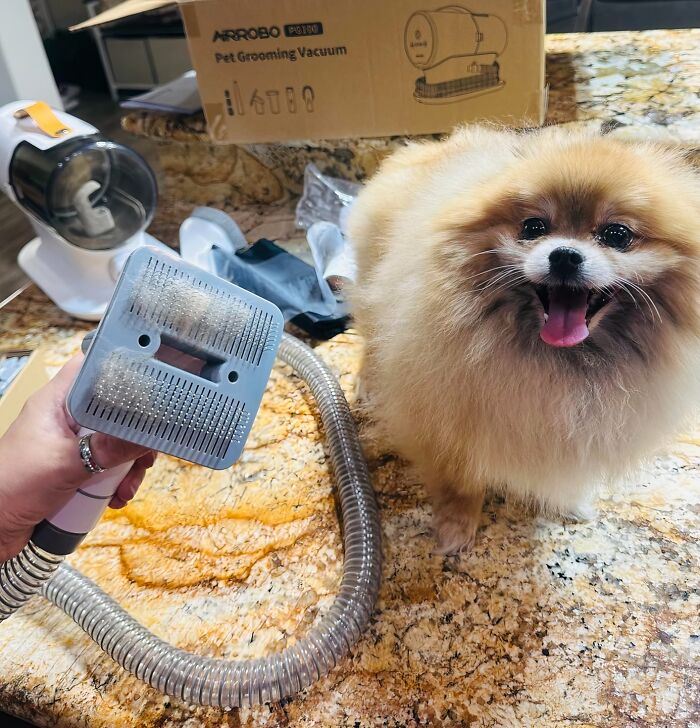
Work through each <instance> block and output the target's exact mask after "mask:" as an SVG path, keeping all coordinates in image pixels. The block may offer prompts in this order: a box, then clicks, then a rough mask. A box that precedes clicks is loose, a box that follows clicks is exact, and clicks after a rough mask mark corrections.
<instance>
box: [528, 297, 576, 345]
mask: <svg viewBox="0 0 700 728" xmlns="http://www.w3.org/2000/svg"><path fill="white" fill-rule="evenodd" d="M548 293H549V316H548V317H547V320H546V321H545V324H544V326H543V327H542V329H541V330H540V338H541V339H542V341H544V342H545V343H546V344H550V345H551V346H576V344H580V343H581V342H582V341H583V340H584V339H585V338H586V337H587V336H588V326H586V310H587V308H588V291H586V290H573V289H571V288H564V287H563V286H556V287H552V288H550V289H549V291H548Z"/></svg>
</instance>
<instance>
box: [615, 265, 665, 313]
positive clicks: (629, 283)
mask: <svg viewBox="0 0 700 728" xmlns="http://www.w3.org/2000/svg"><path fill="white" fill-rule="evenodd" d="M615 282H616V283H617V284H619V285H620V286H621V287H622V288H623V289H624V290H625V291H626V292H627V293H628V294H629V295H630V297H631V298H632V299H633V300H634V301H635V303H636V298H635V297H634V295H633V294H632V293H631V291H630V290H629V289H628V288H627V286H629V287H630V288H631V289H632V291H637V292H638V293H639V294H641V296H642V297H643V301H644V303H646V305H647V307H648V309H649V313H650V314H651V318H652V321H653V320H654V318H655V317H658V319H659V323H660V324H662V323H663V319H662V318H661V313H660V312H659V309H658V307H657V305H656V304H655V303H654V300H653V299H652V297H651V296H650V295H649V294H648V293H647V292H646V291H645V290H644V289H643V288H642V287H641V286H640V285H638V284H637V283H633V282H632V281H631V280H629V278H623V277H622V276H618V277H617V278H616V280H615Z"/></svg>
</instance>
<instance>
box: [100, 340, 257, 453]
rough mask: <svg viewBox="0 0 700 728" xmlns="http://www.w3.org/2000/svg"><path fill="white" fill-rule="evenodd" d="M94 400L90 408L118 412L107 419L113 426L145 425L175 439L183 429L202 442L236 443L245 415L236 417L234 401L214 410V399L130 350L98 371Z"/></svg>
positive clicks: (116, 353) (118, 352)
mask: <svg viewBox="0 0 700 728" xmlns="http://www.w3.org/2000/svg"><path fill="white" fill-rule="evenodd" d="M199 386H200V387H203V388H204V387H206V385H205V384H204V383H202V384H201V385H199ZM92 395H93V396H92V404H91V407H94V408H101V409H103V410H105V411H106V410H114V413H113V414H110V415H109V416H108V419H111V420H112V421H114V422H118V423H120V424H126V423H127V422H128V423H133V422H135V421H141V422H143V423H144V426H146V424H147V425H148V427H149V428H150V429H156V430H160V431H162V432H166V430H167V431H169V432H172V433H174V432H177V431H180V430H182V429H183V428H184V429H186V430H188V431H193V432H196V433H198V437H203V436H206V435H210V434H212V433H216V434H217V436H218V438H217V439H224V440H231V439H232V436H233V434H234V430H235V428H236V427H237V425H238V424H239V421H240V420H241V415H242V414H243V412H242V410H241V411H240V412H238V413H237V412H236V410H238V405H237V403H235V400H231V399H230V398H223V399H222V398H219V399H218V400H217V403H216V404H214V405H212V404H211V401H210V400H211V397H208V396H206V397H205V396H204V393H203V392H198V391H195V390H194V389H192V388H188V387H187V386H186V382H183V381H182V380H181V379H180V378H179V377H178V375H177V374H174V373H170V372H167V371H163V370H160V369H158V368H157V367H156V366H154V365H153V364H152V362H151V360H150V359H149V358H148V357H138V356H135V355H133V354H132V353H131V352H129V351H128V350H119V349H118V350H116V351H114V352H113V353H112V354H110V355H109V356H108V357H107V358H105V360H104V361H103V362H102V363H101V364H100V365H99V367H98V369H97V374H96V378H95V380H94V382H93V390H92ZM224 405H226V407H227V408H228V409H229V410H230V412H226V407H224ZM231 405H234V406H231Z"/></svg>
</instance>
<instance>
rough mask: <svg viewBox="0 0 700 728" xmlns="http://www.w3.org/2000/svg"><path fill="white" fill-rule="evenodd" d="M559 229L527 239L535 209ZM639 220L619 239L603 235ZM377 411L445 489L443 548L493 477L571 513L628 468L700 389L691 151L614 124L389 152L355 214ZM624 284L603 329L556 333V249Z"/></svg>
mask: <svg viewBox="0 0 700 728" xmlns="http://www.w3.org/2000/svg"><path fill="white" fill-rule="evenodd" d="M528 218H542V219H543V220H545V221H547V224H548V231H547V234H546V235H544V236H543V237H541V238H539V239H536V240H523V239H522V238H523V235H522V232H521V231H522V229H523V221H524V220H526V219H528ZM609 223H622V224H625V225H627V226H628V227H629V228H630V229H631V230H632V231H633V233H634V239H633V241H632V243H631V245H630V246H629V247H628V248H627V249H625V250H618V249H614V248H610V247H606V246H605V245H603V244H602V243H601V242H600V241H599V239H598V238H597V235H598V234H599V231H600V230H601V229H602V227H604V226H605V225H606V224H609ZM349 228H350V237H351V239H352V241H353V244H354V246H355V248H356V251H357V256H358V267H359V271H358V282H357V285H356V287H355V290H354V292H353V294H352V298H353V302H354V303H353V308H354V314H355V317H356V323H357V326H358V328H359V330H360V331H361V333H362V334H363V335H364V337H365V339H366V352H365V359H364V363H363V368H362V372H361V377H362V388H363V390H364V392H365V396H366V398H367V404H368V405H369V407H370V411H371V413H372V415H373V417H374V418H375V420H376V421H377V422H378V423H379V425H380V426H381V428H382V430H383V431H384V432H385V434H386V435H388V437H389V438H390V442H391V444H392V445H393V446H394V447H395V448H396V449H397V450H398V452H399V453H401V454H402V455H403V456H405V457H406V458H407V459H408V460H410V461H411V462H413V463H414V464H415V466H416V467H417V469H418V471H419V473H420V474H421V476H422V478H423V479H424V481H425V483H426V485H427V487H428V489H429V491H430V493H431V495H432V499H433V511H434V524H435V527H436V531H437V536H438V540H439V545H440V548H441V550H442V551H443V552H446V553H449V552H455V551H458V550H460V549H461V548H463V547H465V546H468V545H469V544H471V542H472V540H473V538H474V534H475V531H476V528H477V524H478V520H479V515H480V512H481V507H482V501H483V494H484V491H485V489H486V488H490V487H496V488H505V489H507V490H508V491H510V492H511V493H514V494H515V495H517V496H518V497H519V498H522V499H525V500H527V501H531V502H533V503H535V504H538V505H540V506H541V507H543V508H545V509H547V510H549V511H551V512H556V513H561V514H565V515H581V514H583V513H585V511H586V509H587V502H588V500H589V498H590V495H591V491H592V487H593V486H595V485H596V484H597V483H600V482H602V481H605V480H609V479H613V478H619V477H620V476H622V475H624V474H625V473H627V472H629V471H630V469H631V468H633V467H634V466H635V465H636V464H638V462H639V461H640V460H641V459H643V458H644V457H645V456H649V455H650V454H651V453H652V452H653V451H654V449H656V448H657V447H658V446H659V445H660V444H661V442H662V441H663V440H664V439H666V438H667V437H668V436H669V435H671V434H672V433H673V432H674V431H675V430H676V429H677V428H678V426H679V425H680V421H681V419H682V418H683V416H684V415H687V414H688V413H689V409H690V407H692V406H694V405H695V403H696V402H697V396H696V395H697V394H698V380H700V372H699V371H698V369H699V368H698V364H700V358H699V352H700V346H699V341H700V339H699V337H700V306H699V295H700V182H699V181H698V178H697V176H696V174H695V172H694V170H693V169H692V168H691V166H690V165H689V164H687V163H686V162H685V161H684V159H683V157H682V155H681V154H680V153H678V152H676V151H674V150H669V149H667V148H664V147H661V146H658V145H654V144H648V143H629V142H623V141H620V140H617V139H615V138H613V137H611V136H599V135H593V134H582V133H566V132H564V131H562V130H557V129H545V130H542V131H538V132H534V133H527V134H518V133H515V132H509V131H502V130H497V129H491V128H483V127H471V128H465V129H462V130H459V131H457V132H456V133H455V134H453V135H452V136H451V137H450V138H449V139H447V140H446V141H442V142H428V143H420V144H413V145H410V146H408V147H406V148H405V149H402V150H400V151H399V152H397V153H396V154H394V155H393V156H391V157H390V158H389V159H388V160H387V161H385V163H384V164H383V166H382V168H381V169H380V171H379V173H378V174H377V175H376V176H375V177H374V178H373V179H372V180H371V181H370V182H369V184H368V185H367V186H366V188H365V189H364V190H363V191H362V193H361V194H360V196H359V198H358V200H357V201H356V204H355V206H354V209H353V210H352V212H351V216H350V223H349ZM561 245H567V246H571V247H575V248H577V249H578V250H579V251H581V253H582V255H583V256H584V257H585V259H586V263H585V266H584V268H585V274H584V276H583V277H584V279H585V285H586V287H587V288H590V289H591V290H593V291H605V292H606V293H611V294H613V295H612V298H611V300H610V302H609V303H607V304H606V305H604V306H603V308H602V309H601V310H600V311H598V312H597V313H596V314H595V315H594V316H593V317H592V319H591V320H590V321H589V329H590V335H589V336H588V338H586V339H585V340H584V341H583V342H582V343H579V344H577V345H575V346H570V347H564V348H557V347H555V346H550V345H549V344H547V343H545V342H544V341H543V340H542V339H541V338H540V331H541V329H542V328H543V321H544V320H545V319H544V307H543V306H544V305H545V304H544V303H543V302H542V301H541V300H540V297H539V296H538V295H537V288H536V287H537V286H538V285H542V284H545V285H546V284H547V283H548V282H549V278H548V271H547V260H548V255H549V253H550V252H551V250H552V249H553V248H554V247H557V246H561Z"/></svg>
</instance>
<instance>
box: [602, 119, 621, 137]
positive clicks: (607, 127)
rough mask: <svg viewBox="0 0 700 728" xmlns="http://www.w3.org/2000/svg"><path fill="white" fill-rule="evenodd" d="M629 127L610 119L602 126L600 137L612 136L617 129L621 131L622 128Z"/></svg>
mask: <svg viewBox="0 0 700 728" xmlns="http://www.w3.org/2000/svg"><path fill="white" fill-rule="evenodd" d="M625 126H627V125H626V124H623V123H622V122H620V121H618V120H617V119H608V120H607V121H604V122H603V123H602V124H601V125H600V135H601V136H607V135H608V134H612V133H613V132H614V131H616V130H617V129H621V128H622V127H625Z"/></svg>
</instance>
